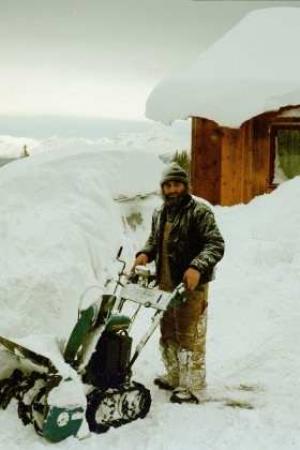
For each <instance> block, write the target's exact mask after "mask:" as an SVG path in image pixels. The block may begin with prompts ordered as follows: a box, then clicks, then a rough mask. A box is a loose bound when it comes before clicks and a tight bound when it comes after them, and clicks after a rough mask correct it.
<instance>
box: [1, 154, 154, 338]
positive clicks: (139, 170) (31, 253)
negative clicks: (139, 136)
mask: <svg viewBox="0 0 300 450" xmlns="http://www.w3.org/2000/svg"><path fill="white" fill-rule="evenodd" d="M145 166H146V167H147V170H149V171H151V175H152V176H151V177H148V176H145V173H144V169H143V168H144V167H145ZM161 166H162V163H161V161H159V159H158V158H157V157H155V156H152V155H150V154H147V155H143V154H140V153H139V154H136V153H134V152H132V153H127V154H126V153H124V152H123V153H122V157H121V155H120V153H118V152H108V153H107V152H96V151H89V152H88V151H85V152H83V153H82V152H80V151H78V152H76V151H73V152H70V151H59V152H56V151H52V152H45V153H42V154H40V155H37V156H33V157H29V158H26V159H24V160H19V161H17V162H15V163H13V164H10V165H7V166H5V167H3V168H2V169H1V176H0V217H1V220H0V241H1V254H2V258H1V260H0V291H1V308H2V316H1V317H2V320H1V322H0V334H2V335H5V336H23V335H26V334H28V333H39V332H43V333H50V334H54V335H57V336H61V335H64V336H65V335H68V332H69V331H70V328H71V327H72V326H73V324H74V321H75V319H76V314H77V307H78V301H79V297H80V295H81V293H82V292H83V291H84V290H85V289H86V288H87V287H88V286H90V285H93V284H99V285H100V286H101V285H102V284H103V282H104V281H105V277H106V276H107V271H109V270H110V266H111V264H112V261H113V260H114V258H115V255H116V253H117V250H118V248H119V246H120V245H121V244H122V233H123V231H122V230H123V228H122V222H121V214H120V208H119V207H117V206H116V204H114V202H113V197H118V196H120V195H135V194H137V193H146V192H149V191H153V190H155V189H156V188H157V185H158V182H159V177H160V168H161Z"/></svg>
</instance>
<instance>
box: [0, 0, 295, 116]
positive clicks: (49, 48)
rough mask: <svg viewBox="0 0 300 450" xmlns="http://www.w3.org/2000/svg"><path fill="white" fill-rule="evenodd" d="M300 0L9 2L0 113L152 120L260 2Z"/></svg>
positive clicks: (4, 6) (1, 38)
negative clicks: (156, 94) (182, 72)
mask: <svg viewBox="0 0 300 450" xmlns="http://www.w3.org/2000/svg"><path fill="white" fill-rule="evenodd" d="M275 5H279V6H283V5H284V6H287V5H292V6H299V7H300V1H200V0H51V1H50V0H49V1H47V0H0V17H1V26H0V62H1V71H0V99H1V101H0V114H1V115H18V114H27V115H42V114H55V115H60V114H62V115H77V116H86V117H89V116H91V117H115V118H128V119H132V118H142V117H143V114H144V106H145V101H146V98H147V96H148V94H149V93H150V91H151V89H152V88H153V87H154V85H155V84H156V83H157V82H158V81H160V80H161V79H162V78H164V77H165V76H167V75H168V74H170V73H172V72H174V71H177V70H179V69H180V68H181V67H184V66H185V65H187V64H191V63H192V62H193V60H194V59H195V58H196V57H197V56H198V55H199V54H200V52H201V51H203V50H204V49H205V48H207V47H208V46H209V45H210V44H211V43H213V42H214V41H215V40H216V39H218V38H219V37H220V36H222V34H224V33H225V32H226V31H227V30H228V29H229V28H231V27H232V26H233V25H234V24H235V23H236V22H237V21H238V20H240V19H241V18H242V17H243V16H244V15H245V14H246V13H247V12H248V11H250V10H251V9H257V8H262V7H270V6H275Z"/></svg>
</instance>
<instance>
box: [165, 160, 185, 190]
mask: <svg viewBox="0 0 300 450" xmlns="http://www.w3.org/2000/svg"><path fill="white" fill-rule="evenodd" d="M167 181H181V183H183V184H185V185H186V186H188V184H189V178H188V175H187V173H186V171H185V170H184V169H183V168H182V167H180V165H179V164H177V163H175V162H173V163H172V164H170V165H169V166H168V167H167V168H166V169H165V170H164V171H163V173H162V178H161V181H160V185H161V186H162V185H163V184H164V183H166V182H167Z"/></svg>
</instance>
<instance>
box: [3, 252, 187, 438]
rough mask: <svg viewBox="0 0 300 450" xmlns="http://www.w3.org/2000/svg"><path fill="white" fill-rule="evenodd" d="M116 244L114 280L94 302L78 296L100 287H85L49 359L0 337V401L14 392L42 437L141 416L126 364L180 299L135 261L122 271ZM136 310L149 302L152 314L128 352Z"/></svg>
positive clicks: (144, 405)
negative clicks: (1, 360) (2, 366)
mask: <svg viewBox="0 0 300 450" xmlns="http://www.w3.org/2000/svg"><path fill="white" fill-rule="evenodd" d="M121 250H122V249H120V251H119V253H118V256H117V260H118V261H119V263H121V264H122V269H121V271H120V272H119V275H118V279H117V280H115V281H114V282H113V283H112V282H111V281H110V282H109V283H108V285H107V292H105V294H103V290H102V291H101V296H100V298H97V300H96V301H95V297H94V300H93V301H92V302H87V301H86V298H87V296H89V297H91V295H90V294H91V292H95V290H97V289H98V290H99V289H100V287H98V286H92V287H90V288H89V289H88V290H87V291H85V293H84V294H83V295H82V298H81V300H82V301H81V305H82V306H81V307H80V309H79V313H78V320H77V322H76V324H75V326H74V328H73V330H72V332H71V335H70V337H69V339H68V340H67V342H66V345H65V347H64V350H63V352H62V351H61V350H60V348H59V346H58V344H57V341H56V340H55V338H54V339H53V342H54V343H55V345H56V349H57V355H58V356H57V357H56V358H55V360H54V359H53V352H52V353H51V356H49V353H47V352H44V353H40V352H39V351H37V350H36V349H34V348H33V347H32V346H31V347H29V346H27V345H25V344H24V342H23V341H22V340H18V341H13V340H9V339H6V338H4V337H1V336H0V345H1V346H2V348H3V351H5V352H9V353H10V357H12V356H13V358H12V359H13V361H14V365H13V366H14V367H13V369H12V370H10V374H9V376H7V368H6V370H3V373H1V372H0V406H1V407H2V409H5V408H6V407H7V406H8V404H9V402H10V400H11V399H12V398H15V399H16V400H17V402H18V415H19V417H20V418H21V420H22V421H23V423H24V425H27V424H33V426H34V428H35V430H36V432H37V433H39V434H40V435H42V436H44V437H45V438H46V439H48V440H49V441H52V442H59V441H61V440H63V439H65V438H67V437H68V436H77V437H78V438H81V437H85V436H86V435H87V434H88V433H89V432H90V431H91V432H95V433H103V432H105V431H107V430H108V429H109V428H110V427H111V426H113V427H118V426H120V425H123V424H126V423H129V422H132V421H133V420H136V419H138V418H144V417H145V416H146V415H147V413H148V411H149V409H150V405H151V395H150V391H149V390H148V389H147V388H146V387H145V386H143V385H142V384H141V383H137V382H135V381H133V380H132V367H133V364H134V363H135V361H136V359H137V358H138V356H139V355H140V353H141V351H142V349H143V348H144V346H145V345H146V343H147V341H148V340H149V338H150V337H151V335H152V334H153V332H154V331H155V329H156V328H157V326H158V325H159V322H160V320H161V317H162V315H163V313H164V311H166V310H167V309H168V308H169V307H173V306H176V305H177V304H179V303H181V302H183V301H185V289H184V286H183V284H180V285H179V286H177V288H176V289H175V290H174V291H173V292H164V291H162V290H159V289H158V288H157V287H156V286H155V277H154V275H152V274H151V272H150V270H148V268H145V267H141V266H140V267H139V266H138V267H137V268H136V269H135V272H134V274H131V275H130V277H128V276H127V275H126V274H125V266H126V263H125V262H124V261H122V260H121V259H120V255H121ZM112 284H113V285H114V287H113V288H111V285H112ZM87 294H88V295H87ZM98 296H99V294H98ZM92 297H93V295H92ZM83 304H84V306H83ZM125 304H129V305H130V308H131V310H130V314H129V315H127V314H124V313H123V311H124V308H125ZM134 305H135V306H134ZM142 308H151V309H152V310H153V314H152V317H151V321H150V325H149V328H148V330H147V331H146V333H145V334H144V336H143V337H142V338H141V339H140V341H139V342H138V344H137V345H136V348H135V349H134V351H132V345H133V339H132V337H131V336H130V331H131V329H132V326H133V323H134V322H135V321H136V319H137V317H138V315H139V312H140V311H141V309H142Z"/></svg>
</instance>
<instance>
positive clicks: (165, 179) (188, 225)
mask: <svg viewBox="0 0 300 450" xmlns="http://www.w3.org/2000/svg"><path fill="white" fill-rule="evenodd" d="M161 190H162V196H163V199H164V203H163V205H162V206H161V207H160V208H159V209H157V210H155V211H154V213H153V217H152V230H151V233H150V236H149V238H148V240H147V242H146V244H145V246H144V248H143V249H142V250H141V251H140V252H138V253H137V255H136V259H135V262H134V267H135V266H137V265H145V264H147V263H149V262H151V261H153V260H155V262H156V268H157V278H158V282H159V287H160V289H163V290H166V291H172V290H173V289H174V288H175V287H176V286H177V285H178V284H179V283H180V282H181V281H183V282H184V284H185V286H186V291H187V301H186V302H185V303H184V304H182V305H180V306H178V307H176V308H175V307H174V308H170V309H169V310H168V311H166V312H165V314H164V316H163V318H162V321H161V339H160V346H161V353H162V359H163V362H164V365H165V368H166V374H165V375H162V376H160V377H158V378H156V379H155V380H154V383H155V384H156V385H158V386H159V387H160V388H162V389H168V390H171V391H172V394H171V397H170V400H171V401H172V402H177V403H183V402H190V403H198V402H199V400H200V399H201V392H202V391H203V389H204V388H205V386H206V381H205V376H206V373H205V341H206V324H207V299H208V282H209V281H211V280H212V278H213V269H214V266H215V265H216V263H217V262H218V261H219V260H220V259H221V258H222V256H223V254H224V240H223V238H222V236H221V234H220V231H219V229H218V227H217V225H216V222H215V219H214V215H213V212H212V211H211V209H210V208H209V207H208V206H207V205H206V204H205V203H204V202H201V201H199V200H196V199H194V198H193V197H192V196H191V195H190V193H189V183H188V176H187V173H186V172H185V171H184V170H183V169H182V168H181V167H180V166H179V165H178V164H176V163H172V164H171V165H170V166H169V167H168V168H167V169H166V170H165V171H164V173H163V176H162V179H161Z"/></svg>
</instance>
